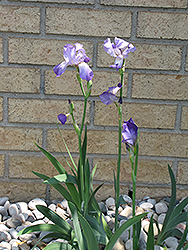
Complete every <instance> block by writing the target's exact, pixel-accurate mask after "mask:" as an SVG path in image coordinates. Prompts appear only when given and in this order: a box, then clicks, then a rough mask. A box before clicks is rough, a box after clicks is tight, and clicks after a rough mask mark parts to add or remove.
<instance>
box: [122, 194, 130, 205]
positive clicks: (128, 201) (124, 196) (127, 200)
mask: <svg viewBox="0 0 188 250" xmlns="http://www.w3.org/2000/svg"><path fill="white" fill-rule="evenodd" d="M123 199H124V201H125V202H127V203H128V204H130V203H132V199H131V197H129V196H128V195H126V194H125V195H123Z"/></svg>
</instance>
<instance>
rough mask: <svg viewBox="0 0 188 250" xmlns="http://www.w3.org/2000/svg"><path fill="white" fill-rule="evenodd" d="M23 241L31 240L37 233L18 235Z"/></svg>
mask: <svg viewBox="0 0 188 250" xmlns="http://www.w3.org/2000/svg"><path fill="white" fill-rule="evenodd" d="M18 237H19V239H20V240H21V241H29V240H33V239H35V238H36V235H35V234H34V233H29V234H23V235H19V236H18Z"/></svg>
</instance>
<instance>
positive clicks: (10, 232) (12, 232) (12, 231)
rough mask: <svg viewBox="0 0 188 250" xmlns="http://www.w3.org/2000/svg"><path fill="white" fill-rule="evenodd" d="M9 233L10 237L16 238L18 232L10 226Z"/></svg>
mask: <svg viewBox="0 0 188 250" xmlns="http://www.w3.org/2000/svg"><path fill="white" fill-rule="evenodd" d="M9 234H10V235H11V237H12V239H18V232H17V231H16V229H14V228H11V229H10V231H9Z"/></svg>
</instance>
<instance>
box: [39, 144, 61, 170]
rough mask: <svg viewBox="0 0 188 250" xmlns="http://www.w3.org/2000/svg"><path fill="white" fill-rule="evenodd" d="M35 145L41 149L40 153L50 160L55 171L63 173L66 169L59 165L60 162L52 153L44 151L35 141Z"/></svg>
mask: <svg viewBox="0 0 188 250" xmlns="http://www.w3.org/2000/svg"><path fill="white" fill-rule="evenodd" d="M35 145H36V146H37V147H38V148H39V149H40V150H41V151H42V153H43V154H44V155H46V157H47V158H48V159H49V160H50V161H51V163H52V164H53V165H54V167H55V168H56V169H57V171H58V172H59V174H65V173H66V171H65V169H64V167H63V166H62V165H61V163H59V161H58V160H57V159H56V158H55V157H54V156H53V155H52V154H50V153H49V152H48V151H46V150H45V149H43V148H41V147H40V146H39V145H38V144H37V143H35Z"/></svg>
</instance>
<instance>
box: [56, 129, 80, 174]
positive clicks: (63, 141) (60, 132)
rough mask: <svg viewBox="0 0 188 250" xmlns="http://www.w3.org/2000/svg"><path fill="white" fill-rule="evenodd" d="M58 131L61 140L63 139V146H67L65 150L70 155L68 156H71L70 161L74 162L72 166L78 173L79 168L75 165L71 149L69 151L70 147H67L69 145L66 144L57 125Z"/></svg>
mask: <svg viewBox="0 0 188 250" xmlns="http://www.w3.org/2000/svg"><path fill="white" fill-rule="evenodd" d="M57 129H58V131H59V134H60V136H61V139H62V141H63V144H64V145H65V148H66V150H67V153H68V155H69V157H70V160H71V162H72V164H73V166H74V168H75V170H76V171H77V166H76V164H75V162H74V160H73V158H72V155H71V153H70V151H69V149H68V146H67V144H66V142H65V139H64V138H63V136H62V134H61V131H60V129H59V126H58V125H57Z"/></svg>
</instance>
